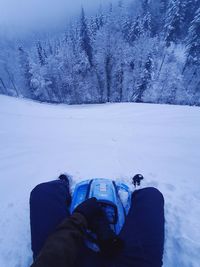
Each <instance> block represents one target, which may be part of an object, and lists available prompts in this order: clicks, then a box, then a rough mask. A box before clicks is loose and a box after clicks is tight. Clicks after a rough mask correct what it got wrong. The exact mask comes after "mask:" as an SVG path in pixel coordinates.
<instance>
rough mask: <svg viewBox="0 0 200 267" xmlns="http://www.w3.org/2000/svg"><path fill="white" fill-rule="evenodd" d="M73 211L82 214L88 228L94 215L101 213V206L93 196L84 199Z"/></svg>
mask: <svg viewBox="0 0 200 267" xmlns="http://www.w3.org/2000/svg"><path fill="white" fill-rule="evenodd" d="M74 212H78V213H80V214H82V215H83V216H84V217H85V219H86V220H87V223H88V227H89V228H90V227H91V225H92V223H93V220H94V218H95V217H98V215H99V214H100V213H101V207H100V206H99V204H98V202H97V199H96V198H95V197H93V198H89V199H87V200H86V201H84V202H82V203H81V204H80V205H78V206H77V207H76V208H75V210H74Z"/></svg>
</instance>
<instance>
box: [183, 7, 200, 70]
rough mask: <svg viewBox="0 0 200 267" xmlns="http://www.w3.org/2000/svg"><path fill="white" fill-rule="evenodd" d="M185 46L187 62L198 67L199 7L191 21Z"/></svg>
mask: <svg viewBox="0 0 200 267" xmlns="http://www.w3.org/2000/svg"><path fill="white" fill-rule="evenodd" d="M186 46H187V64H189V65H191V64H192V65H196V66H199V67H200V8H199V9H198V10H197V11H196V14H195V18H194V19H193V21H192V22H191V26H190V28H189V34H188V38H187V44H186Z"/></svg>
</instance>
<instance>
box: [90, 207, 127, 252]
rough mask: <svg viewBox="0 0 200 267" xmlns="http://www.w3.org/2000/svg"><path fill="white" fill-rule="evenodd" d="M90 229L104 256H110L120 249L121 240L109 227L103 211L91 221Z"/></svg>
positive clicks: (121, 245)
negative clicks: (95, 236)
mask: <svg viewBox="0 0 200 267" xmlns="http://www.w3.org/2000/svg"><path fill="white" fill-rule="evenodd" d="M92 230H93V231H94V233H95V234H96V235H97V244H98V245H99V248H100V250H101V253H102V254H103V255H104V256H105V257H112V256H114V255H116V254H117V253H118V252H119V250H121V249H122V247H123V242H122V240H121V239H120V238H119V237H118V236H117V235H116V234H115V232H114V231H113V230H112V229H111V226H110V224H109V221H108V219H107V217H106V215H105V214H104V213H103V212H102V213H101V214H99V215H98V217H96V219H95V220H94V221H93V225H92Z"/></svg>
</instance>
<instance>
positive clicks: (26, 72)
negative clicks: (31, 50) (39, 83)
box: [18, 46, 35, 99]
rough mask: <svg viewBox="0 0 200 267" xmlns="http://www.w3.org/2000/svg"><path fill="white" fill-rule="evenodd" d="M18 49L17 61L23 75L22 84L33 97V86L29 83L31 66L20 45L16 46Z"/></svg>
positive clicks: (26, 54)
mask: <svg viewBox="0 0 200 267" xmlns="http://www.w3.org/2000/svg"><path fill="white" fill-rule="evenodd" d="M18 51H19V63H20V68H21V72H22V75H23V80H24V86H25V88H26V90H27V91H28V92H29V95H30V97H31V98H33V99H35V92H34V88H33V87H32V84H31V79H32V74H31V72H30V69H31V67H30V60H29V56H28V53H27V52H26V51H25V50H24V49H23V47H22V46H20V47H19V48H18Z"/></svg>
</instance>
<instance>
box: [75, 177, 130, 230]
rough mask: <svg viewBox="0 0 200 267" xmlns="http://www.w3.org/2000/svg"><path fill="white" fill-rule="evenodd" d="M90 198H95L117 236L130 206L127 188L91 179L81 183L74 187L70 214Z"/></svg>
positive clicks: (106, 181) (107, 181)
mask: <svg viewBox="0 0 200 267" xmlns="http://www.w3.org/2000/svg"><path fill="white" fill-rule="evenodd" d="M91 197H96V199H97V200H98V202H99V203H100V204H101V206H102V208H103V210H104V211H105V214H106V216H107V218H108V220H109V222H110V226H111V228H112V229H113V230H114V231H115V233H116V234H119V232H120V230H121V228H122V226H123V225H124V222H125V218H126V215H127V214H128V211H129V208H130V205H131V191H130V189H129V187H128V186H127V185H125V184H123V183H118V182H114V181H112V180H110V179H93V180H87V181H84V182H81V183H79V184H77V185H76V187H75V190H74V193H73V198H72V204H71V212H73V210H74V209H75V208H76V206H78V205H79V204H80V203H81V202H83V201H84V200H86V199H88V198H91Z"/></svg>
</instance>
